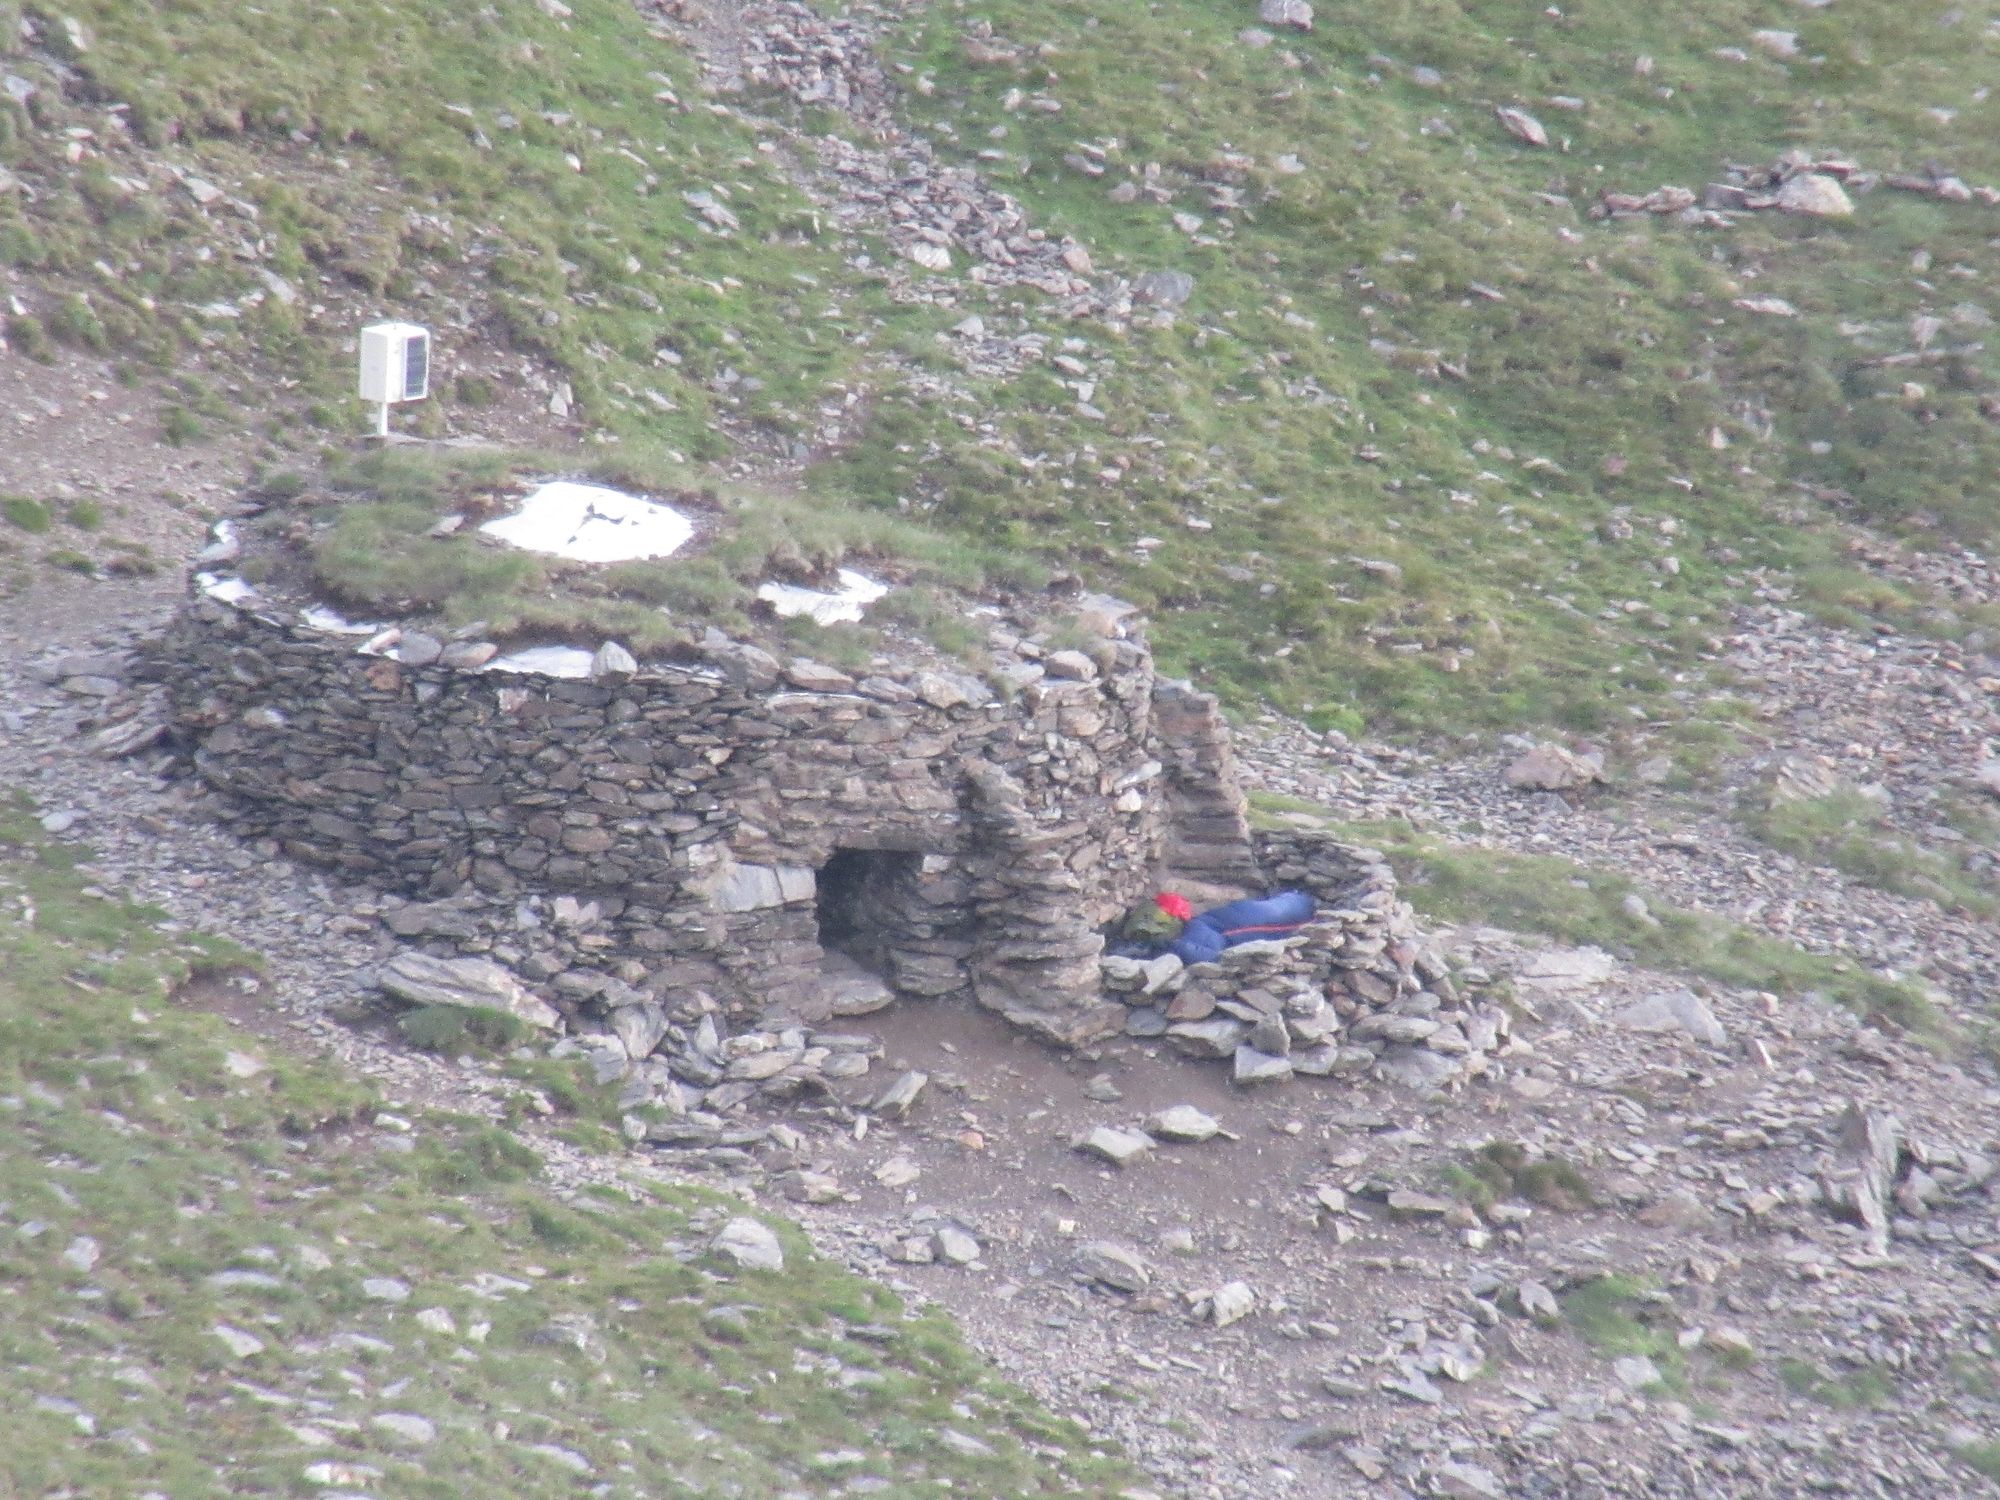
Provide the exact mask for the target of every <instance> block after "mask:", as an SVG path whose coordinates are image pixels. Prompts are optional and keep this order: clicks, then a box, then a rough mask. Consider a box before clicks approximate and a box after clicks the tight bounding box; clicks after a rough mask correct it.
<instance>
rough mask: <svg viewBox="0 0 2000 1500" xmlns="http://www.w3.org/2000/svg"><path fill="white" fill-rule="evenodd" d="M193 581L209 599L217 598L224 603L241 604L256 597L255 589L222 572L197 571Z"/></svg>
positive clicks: (239, 579)
mask: <svg viewBox="0 0 2000 1500" xmlns="http://www.w3.org/2000/svg"><path fill="white" fill-rule="evenodd" d="M194 581H195V582H196V583H197V584H198V585H200V587H201V591H202V592H203V593H204V594H206V595H208V597H209V598H211V599H219V600H221V601H222V602H223V603H224V604H243V603H247V602H248V601H249V600H252V599H255V598H256V597H257V590H256V589H254V588H252V587H251V586H250V585H249V584H248V583H245V582H244V581H243V580H242V579H241V578H236V577H233V576H230V575H227V574H222V573H197V574H195V575H194Z"/></svg>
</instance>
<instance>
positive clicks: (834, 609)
mask: <svg viewBox="0 0 2000 1500" xmlns="http://www.w3.org/2000/svg"><path fill="white" fill-rule="evenodd" d="M839 578H840V589H839V591H838V592H836V593H830V594H829V593H822V592H821V591H820V590H818V589H807V588H800V587H799V586H798V585H797V584H792V583H766V584H761V585H759V586H758V589H757V597H758V598H759V599H762V600H763V601H764V602H765V603H766V604H768V605H770V606H771V608H773V609H775V610H776V611H777V612H778V613H779V614H780V615H781V616H783V617H785V618H786V619H790V618H791V617H792V616H794V615H804V616H806V617H807V618H808V619H810V620H811V621H812V622H813V623H814V624H815V625H842V624H853V623H854V622H856V621H858V620H859V619H860V618H861V616H862V613H863V611H865V610H866V609H867V608H868V606H869V605H871V604H873V603H874V602H875V601H876V600H877V599H880V598H881V597H882V596H883V595H884V594H887V593H888V592H889V586H888V585H887V584H886V583H877V582H876V581H875V580H874V579H872V578H870V577H868V576H866V575H865V574H862V573H857V572H855V571H854V570H853V569H852V568H842V569H841V570H840V575H839Z"/></svg>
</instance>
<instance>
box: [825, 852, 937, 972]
mask: <svg viewBox="0 0 2000 1500" xmlns="http://www.w3.org/2000/svg"><path fill="white" fill-rule="evenodd" d="M922 869H923V856H922V855H921V854H910V853H905V852H902V851H900V850H894V849H836V850H834V851H833V854H832V855H831V856H830V857H829V858H828V859H827V862H826V863H825V864H824V865H822V866H820V869H819V945H820V947H822V948H824V949H826V950H827V951H828V952H829V953H844V954H846V955H847V956H848V957H849V958H852V959H854V960H856V961H857V962H859V963H861V964H863V965H865V966H866V967H867V968H869V969H871V970H872V971H874V972H875V973H877V974H880V973H882V972H884V971H885V969H886V967H887V964H888V949H889V948H890V947H891V946H892V945H893V944H894V943H896V942H897V941H898V940H899V939H902V938H906V937H907V936H908V933H907V932H906V931H905V929H906V927H907V926H908V921H909V918H908V912H909V909H910V902H911V899H912V896H913V894H914V892H915V889H916V883H917V878H918V876H919V875H920V874H921V872H922Z"/></svg>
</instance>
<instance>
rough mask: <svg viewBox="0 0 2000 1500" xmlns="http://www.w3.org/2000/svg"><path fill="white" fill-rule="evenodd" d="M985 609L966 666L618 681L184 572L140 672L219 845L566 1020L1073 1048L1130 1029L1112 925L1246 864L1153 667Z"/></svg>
mask: <svg viewBox="0 0 2000 1500" xmlns="http://www.w3.org/2000/svg"><path fill="white" fill-rule="evenodd" d="M988 613H989V615H990V620H989V623H990V626H991V628H990V631H989V643H990V647H991V652H990V665H987V666H985V667H984V668H983V669H982V671H981V672H980V673H978V674H975V673H973V672H972V671H970V670H968V669H966V668H964V667H963V666H960V665H957V664H955V663H951V662H947V661H945V660H943V659H941V658H937V657H935V656H930V655H921V654H916V653H913V654H912V656H911V659H910V660H909V661H907V662H902V663H895V664H888V663H885V661H884V660H883V659H882V658H877V659H876V662H875V664H874V666H873V667H872V669H871V670H868V671H865V672H859V673H850V672H846V671H842V670H839V669H836V668H833V667H829V666H827V665H824V664H822V663H818V662H814V661H810V660H805V659H800V658H792V659H789V660H787V659H781V658H780V657H779V656H777V655H773V654H772V653H770V652H768V651H766V650H764V649H762V648H761V647H759V646H757V645H754V644H751V643H749V642H747V641H742V640H736V639H730V638H727V637H724V636H722V635H721V634H719V633H718V632H715V631H710V632H709V633H708V635H707V637H706V639H705V640H704V642H703V643H702V645H701V647H700V649H699V652H698V653H696V654H693V655H692V656H691V658H690V659H686V660H676V661H670V662H667V661H662V662H653V661H649V662H647V663H645V664H643V665H642V664H640V663H638V662H637V661H635V660H634V659H633V658H632V656H631V655H630V654H629V653H627V652H626V651H625V650H624V649H623V648H622V647H619V646H617V645H615V644H607V645H605V646H603V647H601V648H600V649H599V650H597V651H596V652H595V653H594V654H589V655H585V653H583V652H581V651H572V652H570V653H568V654H566V655H565V654H562V653H557V654H556V655H555V656H553V657H537V656H536V655H535V654H534V653H527V654H525V655H517V656H515V657H513V658H509V657H505V656H502V655H501V654H500V653H499V651H498V648H496V647H495V646H493V645H492V644H491V643H489V642H483V641H477V640H445V639H442V638H440V637H439V636H436V635H432V634H429V633H426V632H425V631H424V630H422V629H419V628H415V627H388V628H378V627H352V626H347V625H346V624H345V622H342V621H339V620H338V619H337V617H332V618H331V619H330V618H329V615H328V612H326V611H324V610H323V609H315V608H306V609H301V608H299V607H298V603H297V601H292V602H290V603H283V602H280V601H279V600H278V599H276V598H275V597H272V598H266V597H265V596H264V595H263V594H262V593H261V592H260V591H259V590H258V589H257V588H256V587H254V586H252V585H250V584H247V583H245V582H244V581H243V580H241V579H237V578H218V577H217V576H216V575H214V574H205V575H202V576H201V578H200V579H199V580H198V583H197V592H196V596H195V597H194V598H193V599H192V600H191V602H190V603H189V605H188V606H187V608H186V609H185V610H184V611H183V612H182V613H181V615H180V616H179V617H178V619H177V620H176V622H175V623H174V625H173V626H172V627H171V629H170V631H169V635H168V638H167V640H166V642H165V649H164V652H163V661H164V663H165V671H166V675H167V679H168V682H167V686H168V693H169V700H170V704H171V722H172V729H173V731H174V734H175V736H176V738H177V740H178V741H179V742H180V743H181V744H182V745H183V746H184V747H185V748H186V749H187V750H188V752H189V753H190V754H191V756H192V759H193V763H194V765H195V767H196V769H197V771H198V773H199V775H200V776H201V777H202V779H203V780H205V781H206V782H207V783H208V784H209V785H210V786H212V787H213V788H215V789H216V790H217V791H219V792H221V793H223V794H225V795H224V796H223V797H222V798H221V799H219V801H220V805H221V807H222V810H223V815H224V816H225V817H227V818H228V819H229V820H230V821H231V822H232V823H233V824H234V826H235V827H236V829H237V830H238V831H239V832H240V833H241V834H242V835H243V836H244V837H246V838H252V839H268V840H272V841H275V843H276V844H277V845H278V846H279V847H280V848H282V849H283V851H284V852H285V853H286V854H287V855H289V856H292V857H296V858H300V859H304V860H308V861H313V862H317V863H320V864H323V865H327V866H331V867H333V868H334V869H337V870H339V871H341V872H343V873H344V874H346V875H347V876H348V877H349V878H351V879H353V880H355V881H357V882H364V883H367V884H370V885H373V886H375V887H376V888H378V889H380V890H383V891H385V892H389V893H394V894H395V895H398V896H400V897H402V898H403V899H404V902H405V904H404V905H403V906H402V907H401V908H400V909H399V910H397V911H396V912H394V913H392V917H393V919H394V920H392V926H395V927H396V929H397V930H398V931H399V932H401V933H403V934H404V935H406V936H410V937H413V938H419V939H424V940H427V941H428V942H429V943H430V945H431V946H432V947H433V948H450V949H453V950H456V951H458V952H463V953H474V954H483V955H488V956H492V957H496V958H499V959H502V960H503V961H504V962H505V963H506V966H507V967H508V968H509V969H510V970H511V971H513V972H514V973H517V974H519V975H520V976H521V977H523V978H525V979H527V980H528V981H529V982H531V983H534V984H537V985H538V986H542V987H544V988H546V989H547V991H548V992H550V993H552V994H554V995H555V996H556V997H557V999H558V1001H559V1002H561V1001H564V1000H567V1001H570V1002H575V1003H576V1006H578V1007H587V1006H590V1005H591V1004H593V1003H594V1002H595V1003H598V1004H599V1007H600V1009H601V1010H604V1011H609V1010H612V1009H616V1008H617V1005H614V1004H613V1003H612V1001H611V1000H607V999H606V998H605V997H606V996H607V995H610V996H611V997H612V998H613V1000H615V1001H616V1002H617V1004H621V1005H622V1004H628V1003H633V1002H637V1001H639V1000H642V999H643V1000H644V1001H645V1002H646V1003H647V1004H648V1005H649V1006H651V1007H653V1008H654V1011H655V1013H658V1014H661V1019H662V1022H663V1023H664V1022H666V1021H667V1020H668V1019H669V1018H671V1017H674V1016H679V1017H681V1018H682V1019H687V1018H688V1017H689V1014H690V1013H689V1012H687V1011H686V1009H685V1004H684V1003H685V1000H686V997H688V996H699V997H702V1001H703V1006H704V1008H710V1009H717V1010H720V1011H722V1012H723V1013H724V1014H725V1015H726V1016H727V1017H732V1018H737V1019H739V1020H749V1019H752V1018H770V1017H795V1018H796V1019H797V1021H798V1022H799V1023H802V1024H805V1025H808V1026H810V1025H818V1024H823V1023H825V1022H826V1020H827V1019H828V1018H829V1017H831V1016H835V1015H839V1014H843V1013H856V1012H859V1011H863V1010H867V1009H872V1008H874V1007H875V1006H877V1005H880V1004H883V1003H885V1002H886V1001H887V1000H888V999H890V998H891V997H894V996H907V997H919V998H923V999H927V1000H958V999H970V1000H973V1001H976V1002H977V1003H979V1004H981V1005H984V1006H987V1007H989V1008H991V1009H993V1010H995V1011H997V1012H999V1013H1000V1014H1001V1015H1003V1016H1005V1017H1006V1018H1007V1019H1008V1020H1010V1021H1012V1022H1014V1023H1016V1024H1018V1025H1020V1026H1023V1027H1025V1028H1028V1029H1029V1030H1031V1031H1032V1032H1034V1033H1036V1034H1038V1035H1040V1036H1042V1037H1045V1038H1048V1039H1051V1040H1054V1041H1058V1042H1064V1043H1077V1042H1081V1041H1085V1040H1089V1039H1091V1038H1094V1037H1097V1036H1101V1035H1105V1034H1107V1033H1108V1032H1110V1031H1113V1030H1117V1029H1119V1028H1121V1027H1122V1026H1123V1025H1124V1024H1125V1007H1124V1006H1122V1005H1119V1004H1117V1003H1115V1002H1111V1001H1107V999H1106V998H1105V995H1104V992H1103V984H1102V972H1101V962H1100V960H1101V957H1102V953H1103V949H1104V939H1103V936H1102V932H1103V929H1104V928H1105V927H1106V925H1107V924H1109V923H1111V922H1113V921H1115V920H1116V919H1117V918H1118V916H1119V915H1120V914H1121V913H1122V912H1123V911H1125V910H1126V909H1127V908H1128V907H1129V906H1131V905H1132V904H1133V903H1135V902H1137V901H1140V900H1142V899H1144V898H1145V897H1146V896H1148V895H1149V894H1150V893H1151V892H1152V891H1154V890H1156V889H1158V888H1160V886H1161V885H1162V884H1164V883H1169V882H1181V881H1190V880H1192V881H1198V882H1203V883H1207V884H1211V885H1219V886H1229V885H1235V886H1238V887H1242V888H1247V887H1250V886H1253V885H1254V884H1256V883H1257V882H1258V880H1259V878H1260V877H1259V872H1258V861H1257V857H1256V854H1255V852H1254V850H1253V847H1252V842H1251V838H1250V833H1249V828H1248V826H1247V821H1246V816H1245V803H1244V797H1243V794H1242V792H1241V790H1240V789H1239V788H1238V786H1237V783H1236V778H1235V771H1234V762H1233V758H1232V756H1231V753H1230V748H1229V740H1228V735H1227V731H1226V728H1225V726H1224V724H1223V722H1222V720H1221V717H1220V715H1219V713H1218V711H1217V708H1216V705H1215V702H1214V700H1213V699H1212V698H1210V697H1208V696H1206V695H1204V694H1202V693H1199V692H1197V691H1195V690H1193V689H1192V688H1191V687H1189V686H1188V685H1187V684H1185V683H1181V682H1174V681H1169V680H1165V679H1163V678H1161V677H1160V676H1159V675H1158V674H1157V673H1156V671H1155V669H1154V665H1153V661H1152V657H1151V655H1150V654H1149V652H1148V650H1147V647H1146V643H1145V640H1144V638H1143V635H1142V633H1141V631H1140V628H1139V624H1138V620H1137V617H1136V615H1135V613H1134V612H1133V611H1132V610H1131V609H1130V608H1129V607H1128V606H1125V605H1122V604H1120V603H1118V602H1117V601H1115V600H1110V599H1106V598H1103V597H1092V596H1086V597H1085V598H1083V599H1082V600H1081V601H1079V602H1078V603H1077V604H1076V606H1075V609H1074V615H1075V630H1074V634H1075V637H1076V639H1077V642H1078V644H1077V646H1076V647H1075V648H1074V649H1054V648H1053V647H1051V646H1049V645H1047V644H1043V643H1038V642H1037V641H1036V640H1034V639H1032V638H1031V637H1030V636H1028V635H1027V634H1025V633H1021V632H1019V628H1018V627H1015V626H1010V625H1009V624H1008V623H1007V622H1006V620H1005V619H1004V618H1003V617H1002V616H1000V615H999V614H998V612H997V611H989V612H988ZM362 633H366V634H367V636H368V638H367V639H366V640H362V639H360V638H359V635H360V634H362ZM538 661H542V662H550V663H553V665H552V666H551V667H550V668H549V669H546V670H545V669H539V668H538V667H537V666H536V665H535V663H536V662H538Z"/></svg>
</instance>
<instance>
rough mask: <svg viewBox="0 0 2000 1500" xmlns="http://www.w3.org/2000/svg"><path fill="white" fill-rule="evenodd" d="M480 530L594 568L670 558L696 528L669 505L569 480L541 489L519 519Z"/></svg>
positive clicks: (493, 523)
mask: <svg viewBox="0 0 2000 1500" xmlns="http://www.w3.org/2000/svg"><path fill="white" fill-rule="evenodd" d="M479 529H480V530H481V531H482V532H484V533H485V534H486V535H488V536H491V537H497V538H498V539H499V540H501V541H503V542H507V543H509V544H511V545H513V546H516V547H519V548H521V549H522V550H523V551H527V552H546V553H551V554H553V555H554V556H557V557H566V558H568V559H570V560H571V561H572V562H593V563H608V562H636V561H639V560H641V559H645V558H651V557H671V556H672V555H673V554H674V553H676V552H678V551H679V550H680V549H681V547H682V546H683V545H685V544H686V542H687V540H688V538H690V537H692V536H693V535H694V523H693V522H691V521H689V520H688V518H687V517H686V516H684V515H682V514H681V513H680V512H679V511H677V510H675V509H674V508H673V507H672V506H670V505H660V504H658V503H656V502H655V501H652V500H642V499H640V498H639V497H638V496H637V495H627V494H624V493H623V492H621V491H619V490H613V489H606V488H605V487H604V486H603V485H598V484H578V483H576V482H575V481H573V480H568V479H557V480H552V481H550V482H549V483H548V484H545V485H542V486H541V487H540V488H539V489H537V490H535V491H534V492H533V493H531V494H530V495H529V496H528V497H527V499H525V500H523V501H522V502H521V508H520V509H519V510H517V511H515V512H514V514H512V515H511V516H501V517H500V518H499V519H497V520H493V521H488V522H487V523H486V524H485V525H484V526H481V527H480V528H479Z"/></svg>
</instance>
